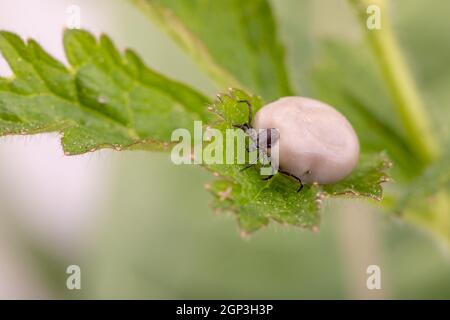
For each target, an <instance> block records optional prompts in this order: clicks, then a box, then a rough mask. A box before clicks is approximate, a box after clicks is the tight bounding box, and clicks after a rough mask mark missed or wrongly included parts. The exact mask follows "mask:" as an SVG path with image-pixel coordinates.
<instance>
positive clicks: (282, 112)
mask: <svg viewBox="0 0 450 320" xmlns="http://www.w3.org/2000/svg"><path fill="white" fill-rule="evenodd" d="M253 125H254V127H255V128H256V129H266V128H276V129H278V130H279V133H280V137H279V140H278V142H276V143H278V144H279V156H280V158H279V163H280V168H281V169H282V170H283V171H287V172H289V173H290V174H292V175H294V176H296V177H298V178H300V179H301V180H302V182H303V183H306V184H308V183H314V182H317V183H319V184H330V183H335V182H337V181H340V180H342V179H344V178H345V177H347V176H348V175H349V174H350V173H351V172H352V171H353V169H354V168H355V166H356V164H357V162H358V158H359V141H358V137H357V135H356V133H355V131H354V129H353V127H352V126H351V124H350V123H349V122H348V120H347V119H346V118H345V117H344V116H343V115H342V114H341V113H339V112H338V111H337V110H335V109H334V108H333V107H331V106H329V105H327V104H325V103H323V102H320V101H317V100H314V99H310V98H304V97H285V98H281V99H279V100H277V101H275V102H272V103H270V104H268V105H266V106H264V107H263V108H261V109H260V110H259V111H258V112H257V113H256V116H255V120H254V123H253Z"/></svg>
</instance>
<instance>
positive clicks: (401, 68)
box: [349, 0, 440, 164]
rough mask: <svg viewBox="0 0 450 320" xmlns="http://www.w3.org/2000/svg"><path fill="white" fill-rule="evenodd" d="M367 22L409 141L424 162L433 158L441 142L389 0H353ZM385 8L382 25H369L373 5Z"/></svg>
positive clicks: (361, 17)
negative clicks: (388, 9) (389, 13)
mask: <svg viewBox="0 0 450 320" xmlns="http://www.w3.org/2000/svg"><path fill="white" fill-rule="evenodd" d="M349 3H350V4H351V5H352V6H353V7H354V8H355V9H356V12H357V14H358V16H359V18H360V20H361V22H362V24H363V26H364V29H365V33H366V35H367V37H368V40H369V43H370V45H371V47H372V50H373V52H374V56H375V58H376V60H377V63H378V65H379V68H380V70H381V73H382V75H383V77H384V80H385V82H386V84H387V87H388V89H389V91H390V94H391V96H392V99H393V101H394V106H395V108H396V112H397V114H398V116H399V118H400V121H401V122H402V125H403V127H404V129H405V133H406V135H407V137H406V138H407V142H408V144H409V145H410V147H411V149H412V150H413V151H414V152H415V154H416V155H417V157H418V158H419V159H420V160H421V161H422V162H423V163H424V164H429V163H431V162H433V161H434V160H435V159H436V158H438V157H439V155H440V146H439V144H438V141H437V140H436V137H435V136H434V134H433V132H432V129H431V125H430V121H429V117H428V115H427V112H426V108H425V106H424V103H423V101H422V99H421V97H420V94H419V92H418V89H417V87H416V83H415V81H414V78H413V76H412V74H411V72H410V70H409V69H408V66H407V64H406V62H405V61H406V60H405V58H404V56H403V54H402V52H401V49H400V47H399V44H398V42H397V40H396V38H395V35H394V33H393V31H392V28H391V25H390V24H389V21H388V18H387V12H386V1H385V0H370V1H369V0H349ZM372 4H374V5H377V6H379V8H380V9H381V29H379V30H377V29H374V30H370V29H369V28H367V27H366V21H367V18H368V17H369V15H368V14H367V8H368V6H369V5H372Z"/></svg>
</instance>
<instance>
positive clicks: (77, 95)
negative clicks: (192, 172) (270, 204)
mask: <svg viewBox="0 0 450 320" xmlns="http://www.w3.org/2000/svg"><path fill="white" fill-rule="evenodd" d="M64 47H65V51H66V55H67V58H68V61H69V63H70V67H66V66H64V65H63V64H61V63H60V62H58V61H57V60H55V59H54V58H52V57H51V56H50V55H49V54H47V53H46V52H45V51H44V50H43V49H42V48H41V47H40V46H39V44H38V43H36V42H35V41H33V40H29V41H28V42H27V43H24V42H23V41H22V40H21V39H20V38H19V37H18V36H17V35H15V34H13V33H10V32H1V33H0V51H1V52H2V54H3V56H4V57H5V59H6V60H7V62H8V63H9V65H10V67H11V69H12V71H13V73H14V77H12V78H9V79H5V78H0V135H9V134H34V133H39V132H48V131H60V132H61V133H62V135H63V138H62V144H63V148H64V151H65V152H66V153H67V154H79V153H84V152H87V151H93V150H96V149H98V148H104V147H109V148H111V147H112V148H116V149H123V148H131V147H133V148H148V149H152V150H155V149H156V150H159V149H164V148H167V147H168V144H167V141H170V135H171V133H172V131H173V130H174V129H176V128H179V127H186V128H190V127H191V126H192V123H193V121H194V120H205V121H206V120H207V119H208V117H209V115H208V113H207V111H206V108H205V106H206V105H207V103H208V99H207V98H205V97H204V96H203V95H201V94H199V93H197V92H196V91H194V90H192V89H190V88H189V87H187V86H185V85H183V84H181V83H178V82H176V81H173V80H170V79H168V78H166V77H164V76H162V75H160V74H158V73H156V72H155V71H152V70H150V69H149V68H147V67H146V66H145V65H144V64H143V62H142V61H141V59H140V58H139V57H138V56H137V55H136V54H135V53H134V52H133V51H131V50H126V51H125V53H124V54H123V55H121V54H120V53H119V52H118V51H117V50H116V48H115V47H114V45H113V43H112V42H111V41H110V40H109V38H108V37H106V36H104V35H102V36H101V37H100V39H99V41H97V40H96V39H95V38H94V37H93V36H92V35H91V34H89V33H88V32H86V31H80V30H67V31H66V32H65V33H64Z"/></svg>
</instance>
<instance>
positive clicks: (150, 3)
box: [132, 0, 292, 100]
mask: <svg viewBox="0 0 450 320" xmlns="http://www.w3.org/2000/svg"><path fill="white" fill-rule="evenodd" d="M132 2H133V3H135V4H136V5H137V6H138V7H140V8H141V9H142V10H143V11H144V12H145V13H147V14H149V15H150V16H151V17H152V18H154V19H155V20H156V21H157V22H158V23H159V24H160V25H161V26H162V27H163V28H164V29H165V30H167V31H168V32H169V34H170V35H171V36H172V37H173V38H174V39H175V40H176V41H177V42H178V43H179V44H180V45H181V46H182V47H183V48H184V49H185V50H186V51H187V52H188V53H189V54H191V55H192V56H193V58H194V59H195V60H196V61H197V62H198V63H199V64H200V65H202V66H203V67H204V68H205V69H206V71H207V72H208V73H209V74H210V75H211V76H212V77H213V78H214V79H215V80H216V81H217V82H218V83H219V84H220V85H222V86H226V87H230V86H235V87H242V86H243V87H245V88H248V89H250V90H251V91H254V92H259V93H260V94H261V96H262V97H263V98H264V99H267V100H273V99H275V98H278V97H280V96H286V95H290V94H291V93H292V92H291V88H290V85H289V81H288V76H287V72H286V69H285V64H284V52H283V48H282V46H281V44H280V41H279V39H278V36H277V28H276V25H275V21H274V18H273V14H272V11H271V8H270V6H269V4H268V2H267V1H266V0H253V1H241V0H225V1H204V0H191V1H178V0H132Z"/></svg>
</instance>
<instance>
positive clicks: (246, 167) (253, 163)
mask: <svg viewBox="0 0 450 320" xmlns="http://www.w3.org/2000/svg"><path fill="white" fill-rule="evenodd" d="M258 160H259V155H258V154H257V155H256V159H255V161H253V162H252V163H250V164H248V165H246V166H245V167H243V168H242V169H240V170H239V171H241V172H242V171H244V170H247V169H248V168H251V167H253V166H254V165H255V164H256V163H258Z"/></svg>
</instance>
